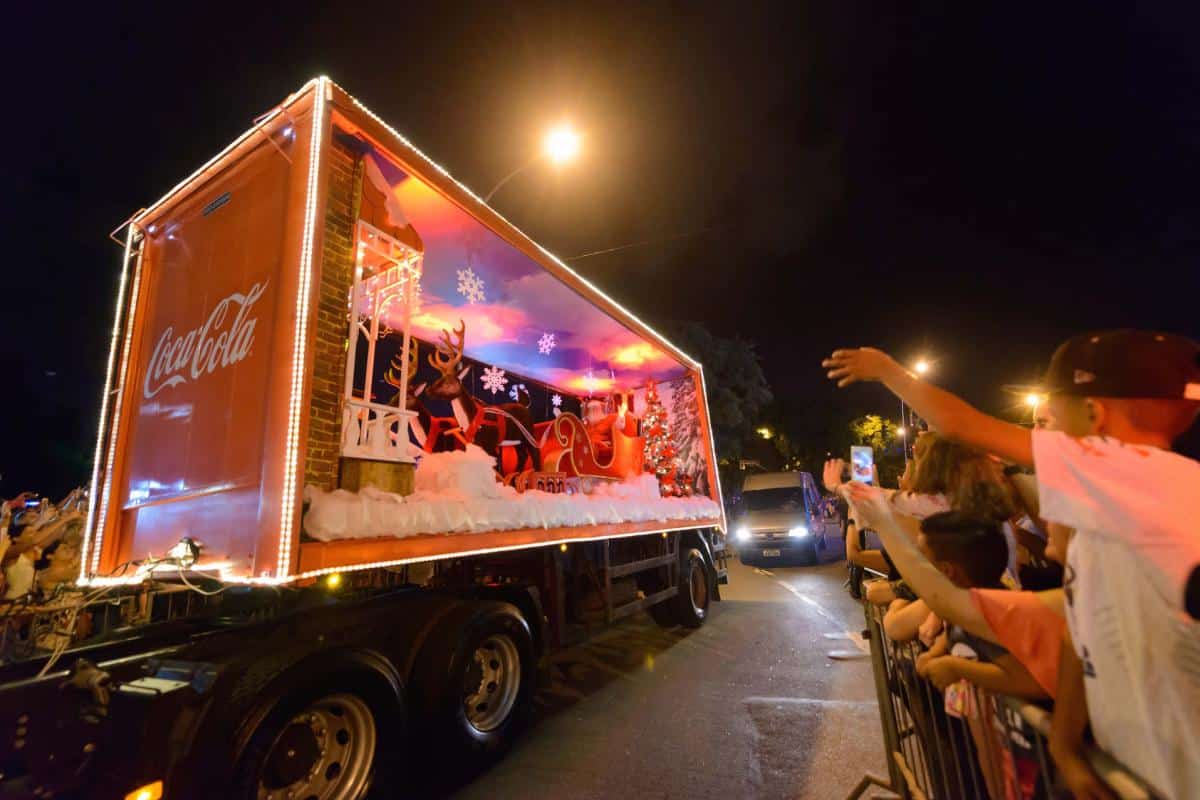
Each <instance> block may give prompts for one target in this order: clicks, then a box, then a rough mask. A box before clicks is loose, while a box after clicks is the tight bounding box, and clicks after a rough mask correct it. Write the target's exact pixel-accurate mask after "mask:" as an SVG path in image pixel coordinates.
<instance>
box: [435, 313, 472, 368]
mask: <svg viewBox="0 0 1200 800" xmlns="http://www.w3.org/2000/svg"><path fill="white" fill-rule="evenodd" d="M454 337H455V338H456V339H458V344H457V345H455V344H454V343H453V342H451V341H450V331H447V330H443V331H442V344H439V345H438V348H437V352H436V353H430V354H429V364H430V366H432V367H434V368H436V369H437V371H438V372H440V373H442V374H443V375H453V374H454V371H455V369H457V368H458V365H459V364H461V363H462V360H463V345H464V344H465V343H466V339H467V323H465V322H463V321H462V320H461V319H460V320H459V321H458V327H457V328H455V330H454ZM443 345H444V347H443ZM443 356H445V357H444V358H443Z"/></svg>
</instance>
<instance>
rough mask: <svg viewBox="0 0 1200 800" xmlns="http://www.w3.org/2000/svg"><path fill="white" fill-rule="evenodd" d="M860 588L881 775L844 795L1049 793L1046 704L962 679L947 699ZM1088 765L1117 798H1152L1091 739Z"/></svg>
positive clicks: (1044, 799)
mask: <svg viewBox="0 0 1200 800" xmlns="http://www.w3.org/2000/svg"><path fill="white" fill-rule="evenodd" d="M877 577H882V576H879V575H878V574H877V573H871V572H870V571H868V572H867V574H866V575H865V577H864V579H863V584H864V586H863V587H862V591H861V592H860V593H859V594H860V596H861V597H862V603H863V609H864V612H865V616H866V635H867V636H868V637H869V640H870V648H871V665H872V669H873V672H874V678H875V691H876V695H877V697H878V701H879V721H880V726H881V728H882V732H883V742H884V747H885V750H886V752H887V756H888V777H887V779H883V778H880V777H878V776H876V775H872V774H867V775H864V776H863V779H862V780H861V781H860V782H859V784H858V785H857V786H856V787H855V788H854V790H853V791H852V792H851V793H850V794H849V795H848V796H847V800H856V798H860V797H862V796H863V795H864V794H865V793H866V792H867V791H868V790H870V789H871V788H872V787H879V788H882V789H886V790H888V791H890V792H892V793H894V794H896V795H898V796H899V797H902V798H904V799H905V800H968V799H970V800H974V799H975V798H979V800H1057V798H1065V797H1070V794H1069V793H1067V792H1066V791H1065V790H1063V789H1061V788H1060V787H1058V786H1057V785H1056V781H1055V778H1056V775H1055V769H1054V764H1053V762H1052V761H1051V759H1050V756H1049V744H1048V739H1049V734H1050V720H1051V714H1050V712H1049V711H1047V710H1046V709H1045V708H1042V707H1040V706H1038V705H1035V704H1033V703H1030V702H1027V701H1023V700H1018V699H1015V698H1012V697H1007V696H1004V695H997V694H993V693H991V692H988V691H985V690H982V689H979V688H977V687H974V686H971V685H970V684H967V683H962V684H960V686H959V688H958V689H956V690H955V691H954V692H952V693H950V694H951V700H950V702H947V699H946V696H944V695H943V693H942V692H941V691H940V690H939V689H938V688H937V687H936V686H934V685H933V684H932V683H930V682H929V681H927V680H925V679H924V678H922V677H920V676H919V675H918V674H917V670H916V662H917V657H918V656H919V655H920V653H921V651H922V647H921V644H920V643H919V642H918V641H915V640H914V641H912V642H895V641H892V640H891V639H889V638H888V637H887V635H886V633H885V632H884V628H883V615H884V609H883V608H882V607H879V606H874V605H872V604H871V603H870V602H868V601H867V600H866V590H865V584H866V583H867V582H868V581H870V580H872V579H874V578H877ZM1088 756H1089V759H1090V761H1091V764H1092V767H1093V768H1094V769H1095V770H1096V772H1097V774H1098V775H1099V776H1100V778H1101V779H1102V780H1104V781H1105V782H1106V783H1107V784H1108V786H1109V788H1111V789H1112V790H1113V793H1114V794H1116V795H1117V797H1119V798H1121V800H1156V796H1155V795H1154V794H1152V793H1151V792H1150V791H1148V790H1147V789H1146V788H1145V786H1144V784H1142V783H1141V782H1140V781H1139V780H1138V779H1137V778H1136V777H1135V776H1134V775H1133V774H1132V773H1131V772H1129V771H1128V770H1126V769H1124V768H1123V767H1121V765H1120V764H1118V763H1117V762H1116V761H1115V760H1113V759H1112V757H1111V756H1108V755H1107V754H1105V753H1103V752H1101V751H1099V750H1095V749H1093V750H1092V751H1091V752H1089V754H1088Z"/></svg>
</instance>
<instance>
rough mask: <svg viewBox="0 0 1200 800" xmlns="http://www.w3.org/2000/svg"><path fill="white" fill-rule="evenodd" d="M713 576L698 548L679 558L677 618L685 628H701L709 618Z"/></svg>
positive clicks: (686, 552) (676, 601) (676, 599)
mask: <svg viewBox="0 0 1200 800" xmlns="http://www.w3.org/2000/svg"><path fill="white" fill-rule="evenodd" d="M712 587H713V576H712V573H711V572H709V569H708V564H706V563H705V562H704V555H703V554H702V553H701V552H700V551H699V550H697V549H696V548H694V547H693V548H691V549H690V550H685V551H684V552H683V553H682V555H681V556H680V560H679V594H677V595H675V598H674V604H675V619H676V620H677V621H678V622H679V623H680V624H681V625H683V626H684V627H685V628H699V627H700V626H701V625H703V624H704V620H706V619H707V618H708V605H709V603H710V602H711V601H712Z"/></svg>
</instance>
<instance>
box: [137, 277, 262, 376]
mask: <svg viewBox="0 0 1200 800" xmlns="http://www.w3.org/2000/svg"><path fill="white" fill-rule="evenodd" d="M266 290H267V283H266V282H264V283H256V284H254V285H253V286H251V287H250V290H249V291H248V292H246V293H245V294H241V293H239V292H234V293H233V294H231V295H229V296H228V297H226V298H225V299H224V300H222V301H221V302H219V303H217V304H216V305H215V306H213V310H212V311H210V312H209V314H208V319H206V320H205V321H204V324H203V325H201V326H199V327H198V328H193V329H192V330H190V331H188V332H187V333H185V334H182V335H180V336H176V335H175V329H174V327H173V326H170V325H168V326H167V329H166V330H165V331H163V332H162V335H161V336H159V337H158V342H157V343H156V344H155V345H154V354H153V355H152V356H150V365H149V367H148V368H147V369H146V380H145V381H144V383H143V384H142V395H143V396H145V397H146V398H147V399H149V398H151V397H154V395H156V394H158V393H159V392H161V391H162V390H163V389H166V388H168V387H172V386H178V385H179V384H181V383H187V382H188V381H189V380H197V379H199V378H200V377H202V376H204V375H209V374H211V373H213V372H216V371H217V370H218V369H221V368H223V367H228V366H230V365H231V364H236V363H238V362H239V361H241V360H242V359H244V358H245V357H246V356H248V355H250V348H251V347H252V346H253V345H254V327H255V325H256V324H257V323H258V320H257V318H254V317H251V316H250V310H251V307H252V306H253V305H254V303H255V302H256V301H257V300H258V299H259V298H260V297H262V296H263V292H265V291H266ZM227 321H228V324H227Z"/></svg>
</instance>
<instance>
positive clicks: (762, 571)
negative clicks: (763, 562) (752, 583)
mask: <svg viewBox="0 0 1200 800" xmlns="http://www.w3.org/2000/svg"><path fill="white" fill-rule="evenodd" d="M754 572H755V574H758V575H766V576H767V577H768V578H774V577H775V573H774V572H771V570H769V569H763V568H762V567H755V568H754Z"/></svg>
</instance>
